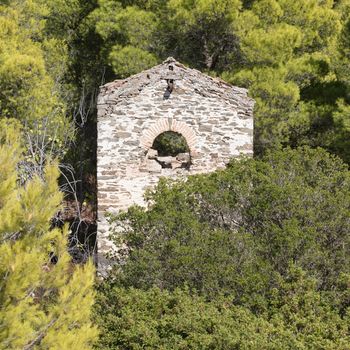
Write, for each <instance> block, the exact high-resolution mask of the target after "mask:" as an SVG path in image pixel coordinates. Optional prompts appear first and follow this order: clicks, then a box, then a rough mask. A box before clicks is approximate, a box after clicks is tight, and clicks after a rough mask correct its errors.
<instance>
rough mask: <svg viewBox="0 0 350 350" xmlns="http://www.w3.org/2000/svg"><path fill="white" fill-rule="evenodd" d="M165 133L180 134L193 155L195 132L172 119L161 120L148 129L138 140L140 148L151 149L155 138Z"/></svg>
mask: <svg viewBox="0 0 350 350" xmlns="http://www.w3.org/2000/svg"><path fill="white" fill-rule="evenodd" d="M167 131H174V132H177V133H179V134H181V135H182V136H183V137H184V138H185V140H186V142H187V145H188V148H189V149H190V152H191V153H192V154H194V153H195V146H196V134H195V132H194V131H193V130H192V129H191V128H190V127H189V126H188V125H187V124H186V123H184V122H180V121H177V120H174V119H161V120H159V121H158V122H157V123H155V124H154V125H152V126H151V127H150V128H149V129H147V130H145V131H144V132H143V134H142V137H141V139H140V145H141V147H143V148H144V149H149V148H151V147H152V145H153V142H154V140H155V139H156V138H157V136H158V135H160V134H162V133H163V132H167Z"/></svg>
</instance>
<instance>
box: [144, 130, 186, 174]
mask: <svg viewBox="0 0 350 350" xmlns="http://www.w3.org/2000/svg"><path fill="white" fill-rule="evenodd" d="M148 158H149V159H154V160H156V161H157V162H158V163H159V164H160V165H161V166H162V168H171V169H177V168H185V169H189V167H190V164H191V155H190V149H189V147H188V145H187V142H186V139H185V138H184V137H183V136H182V135H181V134H179V133H177V132H174V131H166V132H163V133H162V134H160V135H158V136H157V137H156V139H155V140H154V141H153V145H152V148H151V149H150V150H149V151H148Z"/></svg>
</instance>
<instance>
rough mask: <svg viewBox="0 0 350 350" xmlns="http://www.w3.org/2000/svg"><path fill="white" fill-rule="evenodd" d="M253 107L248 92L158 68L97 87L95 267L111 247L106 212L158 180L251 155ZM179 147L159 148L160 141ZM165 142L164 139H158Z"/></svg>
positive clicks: (139, 197) (139, 200) (134, 199)
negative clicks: (98, 91) (96, 252)
mask: <svg viewBox="0 0 350 350" xmlns="http://www.w3.org/2000/svg"><path fill="white" fill-rule="evenodd" d="M253 107H254V101H253V100H252V99H251V98H249V97H248V96H247V90H246V89H243V88H238V87H235V86H232V85H230V84H228V83H226V82H224V81H222V80H221V79H218V78H212V77H209V76H207V75H205V74H202V73H201V72H199V71H197V70H194V69H190V68H187V67H185V66H183V65H182V64H180V63H179V62H177V61H175V60H174V59H173V58H168V59H167V60H166V61H164V62H163V63H162V64H160V65H158V66H155V67H153V68H151V69H149V70H146V71H144V72H142V73H139V74H137V75H134V76H131V77H129V78H127V79H124V80H116V81H113V82H111V83H108V84H106V85H104V86H102V87H101V90H100V94H99V98H98V149H97V186H98V233H97V239H98V264H99V269H100V271H101V270H104V269H105V267H106V266H107V265H108V261H107V260H106V259H105V253H107V252H109V251H110V250H111V249H113V244H112V243H111V242H110V240H109V238H108V236H109V232H108V228H109V227H108V222H107V219H106V213H107V212H111V213H116V212H119V211H120V210H125V209H127V208H128V207H129V206H130V205H132V204H139V205H144V199H143V194H144V192H145V190H146V189H147V188H149V187H150V186H154V185H156V184H157V182H158V180H159V178H160V177H162V176H167V177H178V176H188V175H191V174H198V173H207V172H211V171H214V170H216V169H219V168H223V167H225V165H226V164H227V163H228V162H229V160H230V159H231V158H233V157H239V156H240V155H252V153H253ZM167 135H170V138H169V139H168V140H165V142H168V143H171V142H172V140H173V139H174V138H176V137H179V138H181V140H180V139H179V141H178V142H179V144H181V146H179V147H177V148H176V147H175V148H174V147H173V148H171V147H168V149H167V147H165V148H164V147H163V148H162V147H160V146H159V145H160V144H161V142H162V140H160V138H161V137H163V138H164V137H166V136H167ZM163 141H164V139H163Z"/></svg>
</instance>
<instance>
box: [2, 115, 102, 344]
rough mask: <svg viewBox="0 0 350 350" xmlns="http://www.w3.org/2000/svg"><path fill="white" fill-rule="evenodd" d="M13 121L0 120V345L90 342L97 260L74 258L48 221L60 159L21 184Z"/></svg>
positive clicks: (56, 205) (52, 210)
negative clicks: (79, 264)
mask: <svg viewBox="0 0 350 350" xmlns="http://www.w3.org/2000/svg"><path fill="white" fill-rule="evenodd" d="M18 128H19V124H18V122H14V121H11V120H8V119H3V120H1V121H0V305H1V308H0V348H1V349H27V350H29V349H52V350H53V349H60V350H62V349H67V350H68V349H74V350H79V349H90V347H91V342H92V341H93V340H94V339H95V337H96V335H97V330H96V328H95V327H94V326H93V325H92V324H91V322H90V309H91V306H92V303H93V300H94V293H93V289H92V285H93V283H94V267H93V265H92V263H91V262H90V263H88V264H86V265H85V266H83V267H74V266H72V264H71V262H70V257H69V255H68V253H67V251H66V244H67V237H66V236H67V230H63V231H62V230H60V229H57V228H54V229H50V219H51V218H52V217H53V215H54V214H55V213H56V212H57V210H58V208H59V204H60V201H61V199H62V195H61V193H60V192H59V191H58V187H57V182H56V179H57V176H58V171H57V167H56V166H55V165H47V166H46V169H45V173H44V176H43V178H39V177H34V178H33V179H32V180H30V181H28V182H27V183H26V185H25V186H20V185H19V184H18V182H17V179H18V176H19V172H20V171H21V170H20V169H21V162H22V163H23V156H22V152H21V151H22V150H21V145H20V143H21V142H20V141H21V136H20V134H19V133H18V131H17V129H18Z"/></svg>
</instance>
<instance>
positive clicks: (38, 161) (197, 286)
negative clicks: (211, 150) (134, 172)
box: [0, 0, 350, 350]
mask: <svg viewBox="0 0 350 350" xmlns="http://www.w3.org/2000/svg"><path fill="white" fill-rule="evenodd" d="M168 56H173V57H175V58H176V59H177V60H178V61H180V62H182V63H183V64H185V65H188V66H190V67H193V68H197V69H199V70H201V71H203V72H204V73H206V74H209V75H211V76H218V77H221V78H223V79H224V80H226V81H228V82H230V83H232V84H234V85H237V86H241V87H245V88H248V89H249V94H250V96H251V97H253V98H254V99H255V100H256V106H255V110H254V118H255V131H254V133H255V134H254V154H255V156H254V159H242V160H241V161H232V162H231V163H230V164H229V166H228V167H227V169H225V170H222V171H218V172H215V173H213V174H210V175H198V176H193V177H191V178H190V179H188V181H186V182H182V181H176V182H174V181H166V180H164V181H161V182H160V183H159V185H158V187H157V188H156V189H154V190H153V191H150V192H149V193H147V194H146V199H147V201H148V203H149V207H148V210H147V211H145V210H144V209H143V208H140V207H132V208H130V209H129V210H128V211H127V212H126V213H122V214H121V215H120V216H119V217H113V218H112V219H111V220H112V221H113V222H115V223H118V225H119V230H118V234H117V232H113V233H112V236H113V239H114V240H115V242H116V243H118V244H121V243H122V246H123V247H124V250H123V251H121V254H120V255H119V256H118V257H115V259H116V265H115V268H114V269H113V270H112V271H111V274H110V276H109V278H108V279H106V280H105V281H97V280H96V279H94V274H95V271H94V268H93V264H92V262H91V255H92V251H93V247H94V235H92V234H91V233H92V232H94V230H95V229H94V225H93V224H91V223H92V222H93V220H94V218H95V214H94V213H95V211H96V188H95V187H96V185H95V184H96V176H95V170H96V97H97V94H98V88H99V86H100V85H102V84H103V83H106V82H108V81H111V80H113V79H117V78H125V77H127V76H129V75H131V74H134V73H137V72H140V71H142V70H144V69H147V68H150V67H152V66H153V65H155V64H158V63H160V62H162V61H163V60H164V59H166V58H167V57H168ZM166 142H168V141H166ZM349 163H350V1H349V0H307V1H305V0H45V1H44V0H0V348H1V349H26V350H28V349H67V350H68V349H74V350H75V349H76V350H80V349H92V348H96V349H123V350H130V349H134V350H136V349H167V350H168V349H227V350H228V349H230V350H231V349H276V350H277V349H324V350H326V349H327V350H330V349H334V350H341V349H344V350H347V349H349V348H350V261H349V259H350V251H349V250H350V227H349V226H350V173H349ZM63 199H64V201H65V203H69V205H70V206H71V207H72V208H73V209H74V210H73V212H74V213H75V214H74V215H73V218H72V217H70V218H69V220H68V221H70V224H71V225H70V227H67V226H65V225H64V221H65V220H67V218H65V217H63V216H62V206H60V203H62V201H63ZM86 213H88V214H86ZM84 215H86V216H89V217H85V216H84ZM84 225H85V226H84ZM120 228H122V232H121V233H120ZM69 253H70V254H69ZM77 262H79V264H77ZM93 304H94V305H95V306H92V305H93ZM97 328H99V331H98V330H97Z"/></svg>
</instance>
